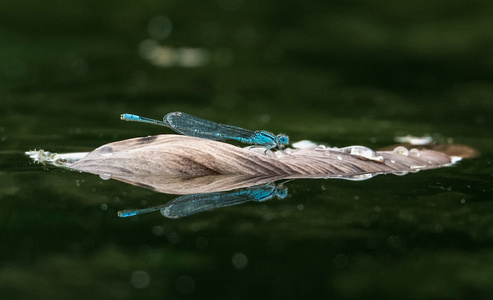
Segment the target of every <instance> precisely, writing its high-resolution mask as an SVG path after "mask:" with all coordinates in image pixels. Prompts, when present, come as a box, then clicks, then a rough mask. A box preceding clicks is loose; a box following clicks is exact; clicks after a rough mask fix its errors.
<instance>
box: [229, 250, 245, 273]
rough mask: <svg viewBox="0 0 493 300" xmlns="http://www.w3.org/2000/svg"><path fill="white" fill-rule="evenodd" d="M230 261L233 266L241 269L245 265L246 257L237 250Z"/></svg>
mask: <svg viewBox="0 0 493 300" xmlns="http://www.w3.org/2000/svg"><path fill="white" fill-rule="evenodd" d="M231 262H232V263H233V266H235V268H237V269H239V270H241V269H244V268H245V267H246V266H247V264H248V258H247V257H246V255H245V254H243V253H241V252H237V253H235V254H234V255H233V258H232V259H231Z"/></svg>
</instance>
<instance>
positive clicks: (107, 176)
mask: <svg viewBox="0 0 493 300" xmlns="http://www.w3.org/2000/svg"><path fill="white" fill-rule="evenodd" d="M99 177H100V178H101V179H103V180H109V179H111V175H110V174H99Z"/></svg>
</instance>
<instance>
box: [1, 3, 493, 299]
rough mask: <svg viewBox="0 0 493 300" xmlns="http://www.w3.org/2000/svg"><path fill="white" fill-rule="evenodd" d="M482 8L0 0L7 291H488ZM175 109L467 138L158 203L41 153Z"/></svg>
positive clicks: (87, 143)
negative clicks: (282, 192)
mask: <svg viewBox="0 0 493 300" xmlns="http://www.w3.org/2000/svg"><path fill="white" fill-rule="evenodd" d="M492 15H493V3H491V2H490V1H486V0H477V1H474V0H473V1H467V2H464V1H429V0H427V1H423V0H417V1H412V2H395V1H388V0H387V1H385V0H370V1H358V0H350V1H316V0H312V1H277V0H274V1H259V0H251V1H248V0H230V1H228V0H212V1H196V0H182V1H156V0H144V1H112V0H107V1H93V0H86V1H73V0H64V1H58V0H47V1H33V0H21V1H13V0H3V1H2V4H1V9H0V112H1V114H2V118H1V119H0V228H1V229H0V230H1V233H0V234H1V236H2V245H0V291H1V294H2V299H28V298H29V299H32V298H37V299H66V298H71V299H87V298H88V297H97V298H105V299H135V298H139V299H154V298H171V299H173V298H176V299H178V298H224V299H235V298H238V299H247V298H252V297H260V298H266V297H269V298H295V297H296V298H299V297H303V298H319V297H332V298H347V299H358V298H365V299H368V298H372V297H375V298H381V297H384V296H388V297H399V298H401V299H405V298H413V299H414V298H417V297H420V298H447V299H454V298H457V299H460V298H464V297H466V296H468V297H474V298H477V299H478V298H482V297H484V298H487V297H488V296H489V295H491V293H492V292H493V287H492V285H491V282H493V214H492V213H491V211H492V208H493V203H492V201H493V191H492V182H493V180H492V179H493V178H492V176H493V168H492V165H491V163H492V160H491V158H492V156H491V151H492V150H493V142H492V141H491V129H492V127H493V126H492V120H491V116H492V115H493V104H492V97H493V84H492V83H493V18H491V16H492ZM171 111H184V112H188V113H191V114H194V115H197V116H200V117H203V118H206V119H210V120H214V121H216V122H221V123H226V124H232V125H236V126H241V127H245V128H250V129H265V130H269V131H272V132H275V133H278V132H284V133H287V134H288V135H289V136H290V138H291V140H292V141H297V140H302V139H310V140H313V141H316V142H322V143H326V144H330V145H331V146H338V147H343V146H349V145H356V144H357V145H364V146H367V147H371V148H378V147H382V146H387V145H390V144H393V143H394V137H396V136H400V135H407V134H411V135H416V136H422V135H431V136H433V137H434V138H436V139H437V140H439V141H441V142H453V143H459V144H466V145H469V146H472V147H474V148H476V149H477V150H479V152H480V153H481V156H480V157H479V158H476V159H472V160H465V161H463V162H460V163H459V165H458V166H454V167H450V168H445V169H439V170H433V171H426V172H419V173H416V174H410V175H407V176H403V177H400V176H390V175H387V176H378V177H376V178H374V179H371V180H368V181H364V182H348V181H341V180H339V181H337V180H297V181H294V182H290V183H288V184H287V186H288V188H289V192H290V194H289V196H288V198H286V199H284V200H279V201H278V200H271V201H269V202H266V203H265V204H259V203H249V204H245V205H241V206H235V207H231V208H225V209H220V210H216V211H213V212H209V213H204V214H201V215H197V216H193V217H189V218H185V219H180V220H169V219H165V218H163V217H162V216H161V215H159V213H156V214H149V215H145V216H144V215H143V216H141V217H135V218H128V219H120V218H118V217H117V216H116V211H118V210H120V209H125V208H127V207H146V206H151V205H158V204H162V203H165V202H167V201H169V200H171V199H172V198H173V197H174V196H173V195H163V194H158V193H153V192H151V191H147V190H144V189H142V188H137V187H132V186H128V185H125V184H124V183H120V182H116V181H112V180H109V181H104V180H102V179H100V178H99V177H97V176H94V175H90V174H80V173H77V172H70V171H66V170H59V169H53V168H48V167H44V166H42V165H36V164H33V163H31V162H30V160H29V158H28V157H26V156H25V155H24V152H25V151H28V150H33V149H40V148H42V149H45V150H48V151H52V152H59V153H60V152H79V151H90V150H92V149H94V148H96V147H98V146H100V145H102V144H105V143H109V142H113V141H117V140H123V139H126V138H132V137H138V136H147V135H153V134H161V133H171V131H170V130H168V129H166V128H162V127H158V126H151V125H147V124H138V123H128V122H123V121H120V120H119V115H120V114H121V113H125V112H127V113H135V114H138V115H142V116H147V117H150V118H155V119H160V118H162V116H164V115H165V114H166V113H168V112H171Z"/></svg>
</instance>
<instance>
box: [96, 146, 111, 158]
mask: <svg viewBox="0 0 493 300" xmlns="http://www.w3.org/2000/svg"><path fill="white" fill-rule="evenodd" d="M99 154H101V156H112V155H113V148H112V147H111V146H104V147H103V148H101V150H99Z"/></svg>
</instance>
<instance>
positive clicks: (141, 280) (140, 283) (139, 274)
mask: <svg viewBox="0 0 493 300" xmlns="http://www.w3.org/2000/svg"><path fill="white" fill-rule="evenodd" d="M130 283H131V284H132V285H133V286H134V287H135V288H137V289H144V288H146V287H148V286H149V284H150V283H151V277H150V276H149V274H148V273H147V272H146V271H135V272H133V273H132V276H131V277H130Z"/></svg>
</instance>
